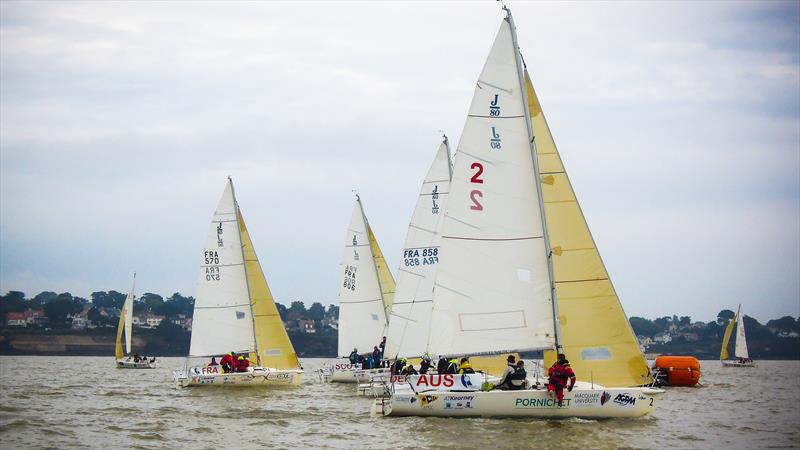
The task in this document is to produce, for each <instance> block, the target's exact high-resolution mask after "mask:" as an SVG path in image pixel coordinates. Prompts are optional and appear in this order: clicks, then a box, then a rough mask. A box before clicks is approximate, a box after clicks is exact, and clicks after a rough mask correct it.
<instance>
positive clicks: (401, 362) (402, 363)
mask: <svg viewBox="0 0 800 450" xmlns="http://www.w3.org/2000/svg"><path fill="white" fill-rule="evenodd" d="M405 367H406V359H405V358H397V361H395V362H394V364H393V365H392V375H400V373H401V372H402V371H403V369H404V368H405Z"/></svg>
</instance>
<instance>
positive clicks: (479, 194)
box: [469, 189, 483, 211]
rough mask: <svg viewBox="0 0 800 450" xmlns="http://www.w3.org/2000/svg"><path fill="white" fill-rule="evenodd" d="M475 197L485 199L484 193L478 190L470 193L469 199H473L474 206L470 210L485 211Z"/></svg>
mask: <svg viewBox="0 0 800 450" xmlns="http://www.w3.org/2000/svg"><path fill="white" fill-rule="evenodd" d="M475 197H478V198H483V192H481V191H479V190H477V189H476V190H474V191H472V192H470V193H469V198H471V199H472V205H471V206H470V207H469V209H471V210H473V211H483V205H481V204H480V202H479V201H478V199H477V198H475Z"/></svg>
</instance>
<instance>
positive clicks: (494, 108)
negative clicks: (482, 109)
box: [489, 94, 500, 117]
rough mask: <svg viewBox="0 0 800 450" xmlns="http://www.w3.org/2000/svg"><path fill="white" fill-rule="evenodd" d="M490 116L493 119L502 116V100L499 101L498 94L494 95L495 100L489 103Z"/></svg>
mask: <svg viewBox="0 0 800 450" xmlns="http://www.w3.org/2000/svg"><path fill="white" fill-rule="evenodd" d="M489 115H490V116H492V117H498V116H499V115H500V99H498V97H497V94H494V100H492V101H491V102H489Z"/></svg>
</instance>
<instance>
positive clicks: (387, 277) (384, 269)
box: [367, 225, 395, 318]
mask: <svg viewBox="0 0 800 450" xmlns="http://www.w3.org/2000/svg"><path fill="white" fill-rule="evenodd" d="M367 233H368V235H369V245H370V247H371V248H372V257H373V259H374V260H375V269H376V270H377V271H378V281H379V282H380V284H381V293H383V309H384V310H385V311H386V315H385V316H384V317H387V318H388V317H391V314H392V303H393V302H394V291H395V283H394V277H393V276H392V272H391V271H390V270H389V266H388V264H386V258H384V257H383V252H381V248H380V247H379V246H378V240H377V239H375V235H374V234H373V233H372V227H371V226H369V225H367Z"/></svg>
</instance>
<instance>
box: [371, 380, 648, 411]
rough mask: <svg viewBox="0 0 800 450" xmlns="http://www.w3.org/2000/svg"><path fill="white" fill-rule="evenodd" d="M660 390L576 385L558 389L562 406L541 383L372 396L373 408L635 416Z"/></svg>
mask: <svg viewBox="0 0 800 450" xmlns="http://www.w3.org/2000/svg"><path fill="white" fill-rule="evenodd" d="M663 392H664V391H663V390H661V389H653V388H601V387H598V386H595V388H594V389H592V388H579V387H576V388H575V389H573V390H572V392H567V391H566V390H565V391H564V402H563V406H558V402H557V400H556V399H555V394H551V393H549V392H548V391H547V390H545V389H527V390H520V391H490V392H484V391H473V392H454V391H450V392H442V391H430V392H425V393H417V394H414V393H413V392H410V391H406V390H403V392H395V393H394V394H393V395H392V397H391V398H389V399H376V400H375V405H374V407H373V413H374V414H383V415H385V416H438V417H540V418H568V417H579V418H585V419H605V418H623V417H641V416H646V415H648V414H650V413H651V412H653V411H655V409H656V404H657V403H658V398H659V395H660V394H661V393H663Z"/></svg>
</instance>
